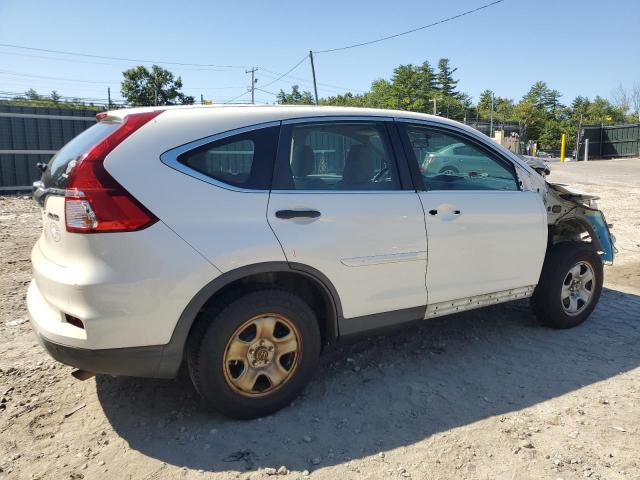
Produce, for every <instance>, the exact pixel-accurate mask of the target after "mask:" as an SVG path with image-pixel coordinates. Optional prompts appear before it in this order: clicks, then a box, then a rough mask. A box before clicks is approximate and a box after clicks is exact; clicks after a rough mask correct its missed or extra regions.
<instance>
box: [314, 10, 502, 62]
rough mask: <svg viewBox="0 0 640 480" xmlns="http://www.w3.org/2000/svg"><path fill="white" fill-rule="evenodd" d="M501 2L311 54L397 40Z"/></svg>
mask: <svg viewBox="0 0 640 480" xmlns="http://www.w3.org/2000/svg"><path fill="white" fill-rule="evenodd" d="M502 2H504V0H495V1H494V2H491V3H487V4H485V5H482V6H480V7H478V8H474V9H472V10H467V11H466V12H462V13H459V14H457V15H454V16H452V17H447V18H443V19H442V20H438V21H437V22H433V23H430V24H428V25H423V26H422V27H417V28H412V29H411V30H407V31H405V32H400V33H396V34H393V35H388V36H386V37H382V38H377V39H375V40H369V41H367V42H361V43H354V44H353V45H347V46H344V47H337V48H327V49H325V50H314V51H313V53H330V52H337V51H340V50H348V49H350V48H356V47H364V46H365V45H372V44H374V43H379V42H383V41H385V40H391V39H392V38H398V37H401V36H403V35H408V34H410V33H414V32H418V31H420V30H424V29H427V28H431V27H435V26H436V25H440V24H442V23H446V22H450V21H451V20H455V19H457V18H460V17H464V16H466V15H471V14H472V13H475V12H478V11H480V10H484V9H485V8H489V7H492V6H493V5H497V4H498V3H502Z"/></svg>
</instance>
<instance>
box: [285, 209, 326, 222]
mask: <svg viewBox="0 0 640 480" xmlns="http://www.w3.org/2000/svg"><path fill="white" fill-rule="evenodd" d="M319 216H320V212H319V211H317V210H278V211H277V212H276V217H278V218H282V219H284V220H290V219H292V218H318V217H319Z"/></svg>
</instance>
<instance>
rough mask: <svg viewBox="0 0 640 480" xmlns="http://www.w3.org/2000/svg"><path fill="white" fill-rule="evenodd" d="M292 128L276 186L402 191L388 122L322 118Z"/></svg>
mask: <svg viewBox="0 0 640 480" xmlns="http://www.w3.org/2000/svg"><path fill="white" fill-rule="evenodd" d="M290 128H291V143H290V144H289V145H288V146H285V151H284V152H283V153H284V155H281V156H280V157H281V158H279V159H278V168H277V169H276V172H277V173H276V179H275V180H274V185H273V189H274V190H329V191H335V190H360V191H366V190H401V184H400V179H399V176H398V169H397V166H396V162H395V158H394V156H393V152H392V149H391V146H390V144H389V140H388V138H387V133H386V130H385V128H384V125H383V124H382V123H379V122H347V121H345V122H321V123H316V124H299V125H293V126H291V127H290ZM287 147H288V148H287Z"/></svg>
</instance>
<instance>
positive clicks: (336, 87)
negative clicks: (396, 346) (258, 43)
mask: <svg viewBox="0 0 640 480" xmlns="http://www.w3.org/2000/svg"><path fill="white" fill-rule="evenodd" d="M261 69H262V71H263V73H262V75H265V73H264V72H268V73H267V76H268V77H271V78H277V77H276V75H282V73H280V72H274V71H273V70H269V69H268V68H264V67H261ZM269 73H273V74H275V75H270V74H269ZM286 78H291V79H293V80H295V81H296V83H298V82H299V83H306V84H307V85H313V82H312V81H311V80H305V79H304V78H302V77H296V76H295V75H286ZM274 82H275V80H274ZM288 83H290V84H293V83H294V82H292V81H290V80H289V81H288ZM318 86H321V87H324V88H323V90H325V91H331V90H335V91H337V92H356V93H364V90H359V89H357V88H349V87H341V86H339V85H331V84H330V83H321V82H318ZM330 93H331V92H330Z"/></svg>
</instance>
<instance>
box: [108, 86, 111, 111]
mask: <svg viewBox="0 0 640 480" xmlns="http://www.w3.org/2000/svg"><path fill="white" fill-rule="evenodd" d="M107 102H108V104H109V105H108V107H107V110H111V87H107Z"/></svg>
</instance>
